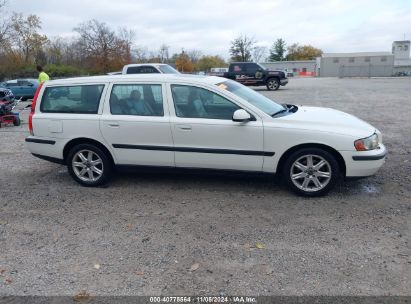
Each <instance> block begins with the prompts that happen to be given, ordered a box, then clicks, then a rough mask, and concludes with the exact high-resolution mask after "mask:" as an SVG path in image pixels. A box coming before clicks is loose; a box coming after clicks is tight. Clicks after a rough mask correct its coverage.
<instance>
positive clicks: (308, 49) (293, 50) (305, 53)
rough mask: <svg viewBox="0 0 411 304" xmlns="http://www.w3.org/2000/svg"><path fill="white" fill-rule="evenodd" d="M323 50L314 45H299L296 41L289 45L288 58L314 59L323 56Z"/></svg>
mask: <svg viewBox="0 0 411 304" xmlns="http://www.w3.org/2000/svg"><path fill="white" fill-rule="evenodd" d="M322 53H323V51H322V50H321V49H317V48H315V47H313V46H312V45H303V46H301V45H299V44H298V43H294V44H292V45H291V46H289V47H288V55H287V60H313V59H315V58H317V57H321V55H322Z"/></svg>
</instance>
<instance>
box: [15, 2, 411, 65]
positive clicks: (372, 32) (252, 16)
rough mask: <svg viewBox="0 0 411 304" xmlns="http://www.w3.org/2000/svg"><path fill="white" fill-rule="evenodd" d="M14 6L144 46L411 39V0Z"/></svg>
mask: <svg viewBox="0 0 411 304" xmlns="http://www.w3.org/2000/svg"><path fill="white" fill-rule="evenodd" d="M8 8H9V9H10V10H11V11H17V12H21V13H24V14H29V13H32V14H36V15H38V16H40V18H41V20H42V25H43V29H42V31H43V32H44V33H45V34H47V35H48V36H57V35H59V36H65V37H67V36H73V35H74V33H73V27H75V26H77V25H78V24H79V23H81V22H84V21H86V20H89V19H93V18H94V19H97V20H99V21H103V22H106V23H107V24H108V25H109V26H110V27H111V28H113V29H118V28H119V27H127V28H129V29H132V30H134V31H135V33H136V45H137V46H146V47H148V48H149V49H151V50H156V49H158V48H159V46H160V45H161V44H163V43H165V44H167V45H169V46H170V51H171V53H173V52H177V51H178V52H180V51H181V49H182V48H184V50H190V49H199V50H202V51H203V53H204V54H213V55H214V54H219V55H222V56H224V57H225V58H228V49H229V46H230V41H232V40H233V39H234V38H235V37H236V36H238V35H239V34H241V33H242V34H246V35H249V36H254V38H255V39H256V41H258V43H257V44H258V45H261V46H267V47H270V46H271V45H272V43H273V41H274V40H275V39H277V38H280V37H281V38H283V39H285V41H286V42H287V44H288V45H290V44H292V43H294V42H298V43H300V44H311V45H313V46H316V47H319V48H321V49H322V50H323V51H324V52H357V51H391V44H392V41H394V40H402V39H404V35H405V38H406V39H407V40H409V39H411V0H309V1H307V0H248V1H245V0H244V1H242V0H180V1H179V0H174V1H165V0H155V1H154V0H151V1H150V0H70V1H67V0H57V1H56V0H41V1H33V0H8Z"/></svg>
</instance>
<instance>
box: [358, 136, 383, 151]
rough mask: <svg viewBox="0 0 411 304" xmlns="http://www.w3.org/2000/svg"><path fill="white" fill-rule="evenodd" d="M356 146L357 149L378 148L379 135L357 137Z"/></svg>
mask: <svg viewBox="0 0 411 304" xmlns="http://www.w3.org/2000/svg"><path fill="white" fill-rule="evenodd" d="M354 147H355V149H356V150H357V151H369V150H374V149H377V148H378V135H377V134H375V133H374V134H373V135H371V136H369V137H367V138H361V139H357V140H356V141H355V142H354Z"/></svg>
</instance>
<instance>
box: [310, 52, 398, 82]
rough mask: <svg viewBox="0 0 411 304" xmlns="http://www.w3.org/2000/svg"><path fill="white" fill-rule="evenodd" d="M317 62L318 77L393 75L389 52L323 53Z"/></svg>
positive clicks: (392, 62) (392, 57)
mask: <svg viewBox="0 0 411 304" xmlns="http://www.w3.org/2000/svg"><path fill="white" fill-rule="evenodd" d="M318 61H319V64H318V69H319V71H318V73H317V74H318V75H319V76H320V77H381V76H392V75H393V66H394V55H393V54H391V53H390V52H359V53H324V54H323V55H322V56H321V58H320V59H319V60H318Z"/></svg>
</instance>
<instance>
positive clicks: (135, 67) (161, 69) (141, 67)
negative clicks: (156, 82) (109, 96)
mask: <svg viewBox="0 0 411 304" xmlns="http://www.w3.org/2000/svg"><path fill="white" fill-rule="evenodd" d="M179 73H180V72H179V71H177V70H176V69H175V68H173V67H172V66H170V65H168V64H165V63H142V64H127V65H125V66H124V67H123V70H122V74H179Z"/></svg>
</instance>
